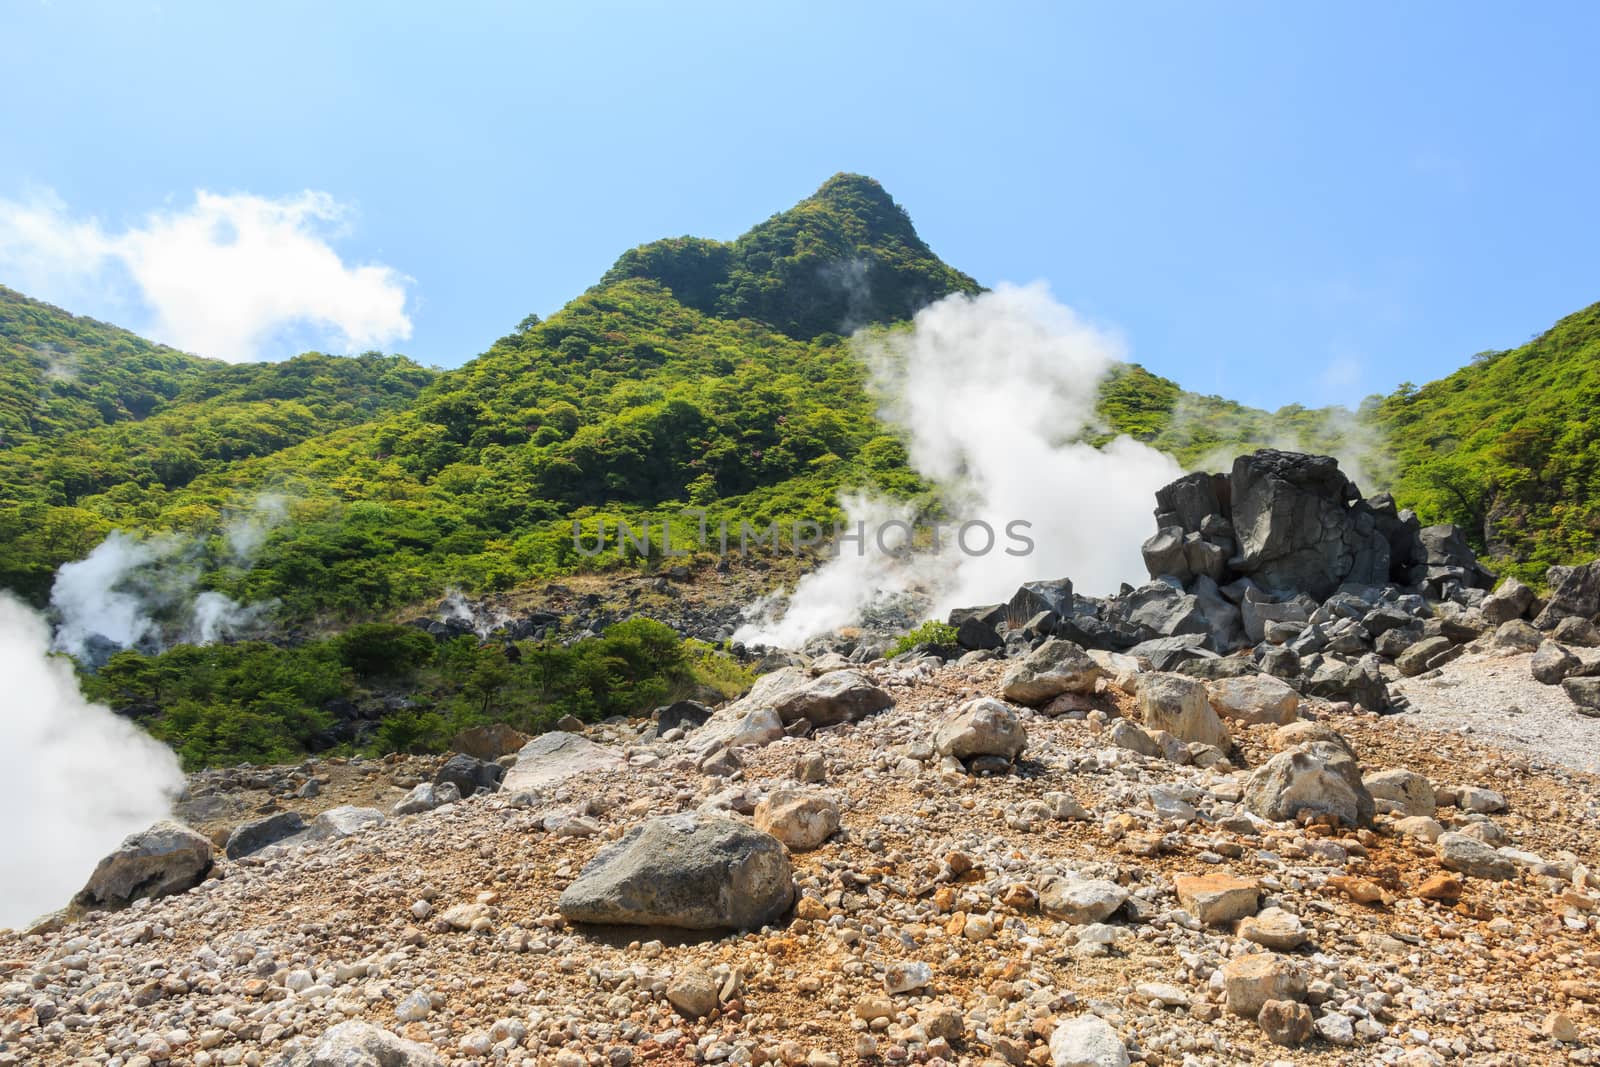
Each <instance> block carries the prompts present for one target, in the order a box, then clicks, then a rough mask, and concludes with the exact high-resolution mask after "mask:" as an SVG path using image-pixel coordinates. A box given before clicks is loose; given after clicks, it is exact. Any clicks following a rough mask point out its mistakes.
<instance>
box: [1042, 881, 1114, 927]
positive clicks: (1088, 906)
mask: <svg viewBox="0 0 1600 1067" xmlns="http://www.w3.org/2000/svg"><path fill="white" fill-rule="evenodd" d="M1127 899H1128V891H1127V890H1126V889H1123V888H1122V887H1121V886H1119V885H1118V884H1117V883H1115V882H1110V881H1106V880H1105V879H1101V878H1094V879H1087V880H1083V881H1078V880H1074V879H1070V878H1058V879H1056V880H1054V881H1052V882H1051V883H1050V884H1048V885H1046V886H1045V887H1044V890H1043V891H1042V892H1041V893H1040V894H1039V908H1040V910H1041V911H1043V912H1044V913H1045V914H1046V915H1049V916H1052V917H1053V918H1057V919H1061V920H1063V921H1065V922H1069V923H1073V924H1075V925H1084V924H1087V923H1097V922H1102V921H1104V920H1105V919H1108V918H1110V917H1111V915H1112V914H1113V913H1114V912H1115V911H1116V910H1117V909H1118V908H1120V907H1122V905H1123V903H1124V902H1125V901H1126V900H1127Z"/></svg>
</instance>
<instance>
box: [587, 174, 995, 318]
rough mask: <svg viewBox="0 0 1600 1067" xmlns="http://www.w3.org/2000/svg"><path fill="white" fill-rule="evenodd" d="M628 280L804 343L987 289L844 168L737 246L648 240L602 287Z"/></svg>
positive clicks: (877, 190)
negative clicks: (936, 251)
mask: <svg viewBox="0 0 1600 1067" xmlns="http://www.w3.org/2000/svg"><path fill="white" fill-rule="evenodd" d="M629 278H647V279H649V280H651V281H655V282H659V283H661V284H662V285H663V286H665V287H666V288H667V289H668V290H669V291H670V292H671V293H672V295H673V297H674V298H675V299H676V300H677V301H678V302H679V303H681V304H684V305H685V306H687V307H691V308H694V309H695V310H696V311H699V312H701V313H702V314H705V315H713V316H715V317H717V318H723V319H754V320H756V321H758V322H764V323H767V324H768V325H770V326H773V327H775V328H776V329H777V330H778V331H779V332H781V333H784V334H787V335H788V336H790V337H794V338H797V339H801V340H808V339H811V338H816V337H819V336H820V335H823V334H829V335H832V336H835V337H836V336H837V335H838V334H839V333H841V332H843V333H849V332H850V331H851V330H852V329H854V328H855V327H857V326H866V325H870V324H873V323H886V322H897V321H901V320H904V319H909V318H910V317H911V316H912V315H914V314H915V313H916V312H917V310H918V309H920V308H923V307H925V306H927V305H928V304H931V303H933V302H934V301H935V300H938V299H939V298H940V297H944V296H948V295H950V294H951V293H976V292H978V290H979V285H978V283H977V282H975V281H973V280H972V279H971V278H969V277H967V276H966V275H965V274H962V273H961V272H960V271H958V270H955V269H953V268H952V267H949V266H947V265H945V263H944V262H942V261H941V260H940V259H939V257H938V256H936V255H934V254H933V251H932V250H931V249H929V248H928V246H927V245H926V244H924V243H923V241H922V238H920V237H918V236H917V231H916V229H915V228H914V227H913V226H912V225H911V216H910V215H907V214H906V211H905V209H904V208H902V207H901V206H900V205H899V204H897V203H895V202H894V200H893V199H892V198H891V197H890V196H889V194H888V193H886V192H884V189H883V186H881V185H879V184H878V183H877V182H875V181H873V180H872V179H871V178H866V177H862V176H861V175H859V174H835V175H834V176H833V177H831V178H829V179H828V180H827V181H825V182H823V183H822V188H820V189H818V190H817V191H816V193H814V194H813V195H811V196H809V197H807V198H806V199H805V200H802V201H801V202H800V203H798V204H796V205H795V206H794V207H792V208H790V209H789V210H788V211H785V212H782V213H780V214H777V215H774V216H772V218H770V219H768V220H767V221H766V222H763V223H761V224H760V225H759V226H756V227H754V228H753V229H751V230H750V232H748V233H746V234H745V235H744V236H742V237H740V238H739V239H738V240H736V241H734V242H733V243H732V244H724V243H722V242H720V241H708V240H704V239H702V238H698V237H678V238H673V239H669V240H664V241H655V242H653V243H651V244H647V245H641V246H640V247H638V248H635V249H632V250H631V251H628V252H625V253H623V255H622V257H621V258H620V259H618V260H617V262H616V265H615V266H613V267H612V268H611V269H610V270H609V271H607V272H606V273H605V276H604V277H602V278H601V279H600V287H601V288H604V287H606V286H608V285H611V284H613V283H616V282H621V281H626V280H627V279H629Z"/></svg>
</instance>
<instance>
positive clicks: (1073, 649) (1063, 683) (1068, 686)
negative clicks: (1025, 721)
mask: <svg viewBox="0 0 1600 1067" xmlns="http://www.w3.org/2000/svg"><path fill="white" fill-rule="evenodd" d="M1101 673H1102V672H1101V670H1100V665H1099V664H1098V663H1096V662H1095V661H1094V659H1093V658H1091V657H1090V655H1089V653H1087V652H1085V651H1084V650H1083V649H1082V648H1081V647H1079V646H1078V645H1075V644H1073V643H1072V642H1071V641H1065V640H1062V639H1061V638H1058V637H1052V638H1049V639H1047V640H1046V641H1045V642H1044V643H1043V644H1042V645H1040V646H1039V647H1038V648H1036V649H1034V650H1033V651H1032V652H1030V653H1028V655H1027V656H1026V657H1024V658H1023V659H1022V660H1021V661H1020V662H1018V663H1014V664H1012V665H1011V667H1010V668H1009V669H1007V671H1006V673H1005V675H1004V676H1002V677H1001V679H1000V692H1001V694H1002V695H1003V696H1004V697H1005V698H1006V699H1007V700H1012V701H1015V702H1016V703H1018V704H1028V705H1038V704H1044V703H1047V702H1049V701H1051V700H1054V699H1055V698H1056V697H1058V696H1060V695H1061V694H1062V693H1093V692H1094V684H1095V682H1096V681H1098V680H1099V678H1100V675H1101Z"/></svg>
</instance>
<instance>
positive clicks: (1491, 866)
mask: <svg viewBox="0 0 1600 1067" xmlns="http://www.w3.org/2000/svg"><path fill="white" fill-rule="evenodd" d="M1435 847H1436V848H1438V850H1439V862H1440V863H1442V864H1444V866H1445V868H1446V869H1448V870H1452V871H1459V872H1461V873H1462V874H1465V875H1467V876H1469V877H1471V878H1489V879H1493V880H1495V881H1505V880H1507V879H1510V878H1515V877H1516V876H1517V865H1516V864H1515V863H1512V862H1511V861H1510V860H1508V859H1506V858H1505V857H1504V856H1502V855H1500V853H1498V852H1496V851H1495V850H1494V849H1492V848H1490V847H1489V846H1488V845H1486V844H1484V843H1483V842H1482V841H1479V840H1477V839H1476V838H1471V837H1468V836H1467V835H1466V834H1461V833H1454V832H1452V833H1447V834H1440V835H1439V840H1438V841H1437V842H1435Z"/></svg>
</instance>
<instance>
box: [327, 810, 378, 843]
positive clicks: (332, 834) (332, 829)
mask: <svg viewBox="0 0 1600 1067" xmlns="http://www.w3.org/2000/svg"><path fill="white" fill-rule="evenodd" d="M388 821H389V820H387V819H385V818H384V817H383V812H381V811H379V810H378V809H377V808H358V807H356V806H355V805H354V804H342V805H340V806H339V807H337V808H329V809H328V810H327V811H325V812H323V813H322V814H320V815H318V816H317V817H316V818H315V819H312V820H311V837H313V838H314V839H316V840H318V841H334V840H338V839H339V838H341V837H350V836H352V835H354V834H359V833H360V832H361V831H363V830H370V829H372V828H373V827H375V826H382V825H383V824H384V823H386V822H388Z"/></svg>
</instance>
